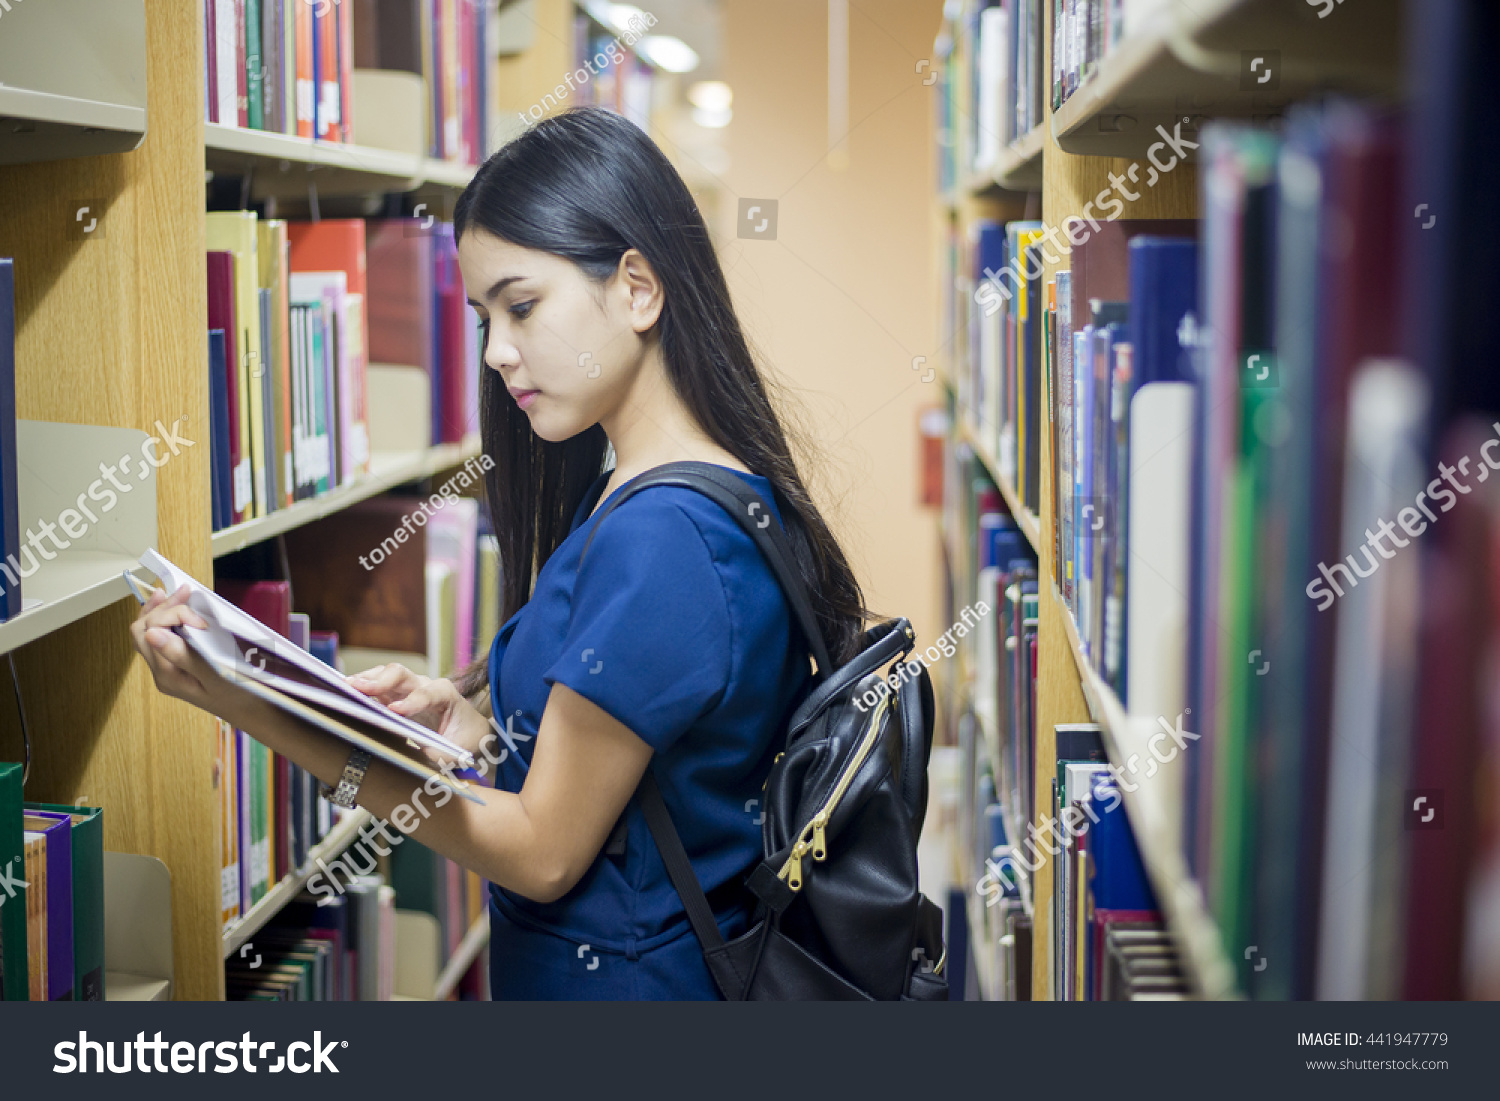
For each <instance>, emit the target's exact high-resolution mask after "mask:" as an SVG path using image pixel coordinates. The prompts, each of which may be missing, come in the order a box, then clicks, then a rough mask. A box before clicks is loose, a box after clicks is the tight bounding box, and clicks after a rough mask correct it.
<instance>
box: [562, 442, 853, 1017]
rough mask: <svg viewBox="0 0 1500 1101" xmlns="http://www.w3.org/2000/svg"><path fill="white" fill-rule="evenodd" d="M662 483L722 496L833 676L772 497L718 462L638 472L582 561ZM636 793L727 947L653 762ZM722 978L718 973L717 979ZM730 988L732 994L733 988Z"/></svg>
mask: <svg viewBox="0 0 1500 1101" xmlns="http://www.w3.org/2000/svg"><path fill="white" fill-rule="evenodd" d="M656 485H675V486H681V487H683V488H685V489H692V490H696V491H697V492H699V493H701V494H703V495H704V496H705V497H709V498H711V499H712V500H714V501H715V502H717V503H718V504H719V506H720V507H721V508H723V509H724V511H725V512H727V513H729V515H730V516H732V517H734V519H735V520H736V521H737V522H738V523H739V525H740V527H741V528H743V529H744V531H745V532H746V534H748V535H749V536H750V538H751V539H753V540H754V541H755V545H756V546H757V547H759V548H760V552H761V554H762V555H763V556H764V557H765V560H766V564H767V565H768V566H770V567H771V572H772V573H773V574H775V575H776V580H777V581H778V582H779V583H780V585H781V591H782V593H783V595H785V597H786V601H787V603H788V604H789V605H791V609H792V614H793V615H794V616H795V617H796V619H797V623H798V625H799V626H800V627H801V628H802V633H803V635H804V636H805V637H806V639H807V643H808V648H809V649H811V650H812V655H813V659H814V660H815V661H816V662H817V663H818V674H817V675H818V678H819V679H825V680H826V679H827V678H828V677H829V676H831V675H832V673H833V662H832V661H831V659H830V658H829V656H828V647H827V645H826V644H825V643H824V641H823V632H822V630H821V629H820V628H819V627H818V619H817V616H816V615H814V614H813V610H812V603H811V601H809V600H808V598H807V589H806V586H805V585H804V584H803V582H802V575H801V574H800V573H799V572H798V570H797V565H796V562H797V559H796V556H795V555H794V554H793V552H792V547H791V543H790V542H789V541H788V539H787V537H786V533H785V532H784V531H783V530H782V528H781V525H780V524H776V523H773V522H772V521H773V520H774V516H773V514H772V512H771V510H770V509H769V508H767V507H766V503H765V502H764V501H763V500H761V497H760V494H758V493H756V492H755V490H753V489H751V488H750V487H749V486H747V485H746V484H745V483H744V482H743V481H741V480H740V479H739V478H738V477H737V476H736V475H734V474H731V473H729V472H728V471H726V470H723V469H721V468H720V467H717V466H714V465H713V464H712V463H701V462H692V461H687V462H677V463H666V464H665V465H663V466H659V467H655V468H654V469H652V470H648V471H646V473H644V474H641V475H639V476H637V477H635V478H632V479H631V480H630V481H629V482H627V483H626V485H625V487H624V489H623V490H622V491H621V492H620V493H619V494H618V495H617V496H616V497H615V499H614V500H613V501H611V502H610V503H609V504H608V505H607V506H606V507H605V509H604V511H603V512H601V513H600V514H599V519H598V521H597V522H595V524H594V530H593V531H591V532H589V537H588V539H587V540H585V541H584V544H583V550H582V551H581V552H580V553H579V556H578V560H579V563H580V564H582V562H583V556H584V555H586V554H588V550H589V543H591V542H593V539H594V536H595V535H596V534H598V531H599V525H600V524H602V523H604V518H605V517H606V516H608V515H609V513H610V512H611V511H612V510H613V509H616V508H619V507H620V505H622V504H624V503H625V501H627V500H628V499H629V498H631V497H633V496H635V494H637V493H639V492H641V490H643V489H649V488H650V487H651V486H656ZM596 501H597V498H596ZM757 517H758V519H757ZM635 797H636V799H637V800H638V801H639V803H640V806H641V813H642V814H643V815H644V817H645V819H646V826H647V828H649V829H650V831H651V837H652V840H654V841H655V842H656V848H657V851H658V852H659V853H660V854H661V860H662V864H663V865H664V866H665V868H666V871H667V878H668V879H670V880H671V881H672V886H673V887H674V888H675V889H676V891H677V895H678V897H679V898H681V899H682V906H683V909H684V910H685V911H686V912H687V918H688V924H690V925H691V926H692V927H693V932H694V934H696V935H697V937H698V944H699V946H700V947H701V948H702V949H703V951H704V952H708V951H711V950H713V949H715V948H719V947H722V946H723V944H724V935H723V934H722V933H720V932H719V925H718V922H717V921H715V920H714V912H713V907H712V906H710V905H709V903H708V897H707V896H706V895H705V894H704V893H703V885H702V884H701V883H699V882H698V875H697V873H696V872H694V871H693V864H692V861H691V860H690V859H689V858H688V855H687V850H686V849H685V848H684V847H683V844H682V837H681V835H679V834H678V832H677V827H676V825H674V824H673V822H672V815H671V812H669V811H668V810H667V804H666V802H665V801H664V800H663V799H662V795H661V788H660V787H658V786H657V783H656V774H655V773H654V772H653V771H652V770H651V766H650V765H647V766H646V771H645V774H644V775H642V777H641V782H640V784H639V785H638V786H637V787H636V790H635ZM623 825H624V815H623V814H622V815H621V817H620V821H619V822H617V823H616V825H615V829H614V830H613V831H612V833H611V836H610V842H609V846H608V848H609V849H618V850H619V851H623V849H624V837H623V834H624V830H623ZM710 971H712V968H710ZM717 981H718V980H717V978H715V982H717ZM725 994H726V997H727V996H728V992H725Z"/></svg>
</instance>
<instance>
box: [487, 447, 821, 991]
mask: <svg viewBox="0 0 1500 1101" xmlns="http://www.w3.org/2000/svg"><path fill="white" fill-rule="evenodd" d="M724 469H729V468H727V467H726V468H724ZM735 473H736V474H737V475H738V476H739V477H741V478H743V479H744V480H745V481H746V482H747V483H748V484H749V485H750V486H751V487H752V488H753V489H754V490H755V491H756V492H757V493H759V494H760V496H761V498H762V499H763V500H764V501H765V502H766V504H767V507H768V508H769V509H771V510H772V511H773V512H774V513H776V518H777V520H778V521H779V520H780V519H781V517H780V514H779V512H777V511H776V505H775V502H774V500H773V496H772V492H771V484H770V482H768V481H767V480H766V479H765V478H763V477H760V476H758V475H752V474H743V473H740V472H738V471H735ZM607 477H608V475H607V474H606V475H601V476H600V478H601V480H602V479H604V478H607ZM596 486H597V483H596ZM623 488H624V487H623V486H621V487H620V488H617V489H616V490H615V491H614V493H612V494H611V495H610V498H607V499H606V500H605V501H604V502H602V503H601V504H600V506H599V508H598V509H597V510H596V511H595V512H593V513H592V514H590V515H587V516H586V515H585V509H586V508H587V504H588V499H587V498H585V501H584V502H583V503H582V504H581V505H580V506H579V509H578V512H577V514H576V515H575V516H574V517H573V526H572V529H571V531H570V533H569V535H568V537H567V538H566V539H565V540H564V541H563V542H562V544H561V545H560V546H559V547H558V548H557V550H556V552H554V553H553V555H552V556H551V557H550V558H549V559H548V560H547V561H546V563H545V564H544V565H543V566H542V568H541V570H540V571H539V572H538V574H537V579H536V585H535V587H534V590H533V593H532V597H531V599H530V601H528V602H527V603H526V604H525V605H524V606H523V607H522V608H521V609H520V610H519V611H518V612H517V613H516V614H515V615H514V616H512V617H511V619H510V620H509V621H508V622H507V623H506V624H505V626H504V627H502V628H501V629H500V632H499V634H498V635H497V636H496V637H495V641H494V644H493V645H492V647H491V649H490V664H489V671H490V688H491V701H492V704H493V707H494V713H495V718H496V720H497V721H498V722H499V723H501V724H502V725H504V724H505V723H506V721H507V717H509V719H510V720H511V726H510V729H511V730H512V731H513V732H514V735H515V739H516V743H517V745H518V747H519V749H520V755H521V756H522V757H523V758H524V759H525V760H526V761H527V762H528V763H529V762H530V759H531V754H532V750H533V748H534V746H535V744H536V742H535V736H536V733H537V725H538V723H539V722H540V721H541V717H542V711H543V710H544V709H545V707H546V704H547V696H548V693H549V692H550V690H551V688H552V685H554V684H565V685H567V686H568V687H569V688H571V689H572V690H573V691H575V692H577V693H578V694H579V695H581V696H584V697H586V698H587V699H589V700H590V701H592V702H593V703H595V704H596V705H598V706H599V707H600V708H602V709H603V710H604V711H606V712H608V713H609V714H610V715H612V716H613V717H614V718H616V719H618V720H619V721H620V722H621V723H623V724H624V725H625V726H627V727H629V728H630V730H632V731H633V732H634V733H635V734H636V735H637V736H638V737H639V738H641V740H642V741H644V742H646V743H647V744H648V745H650V746H651V748H652V749H653V750H655V753H654V754H653V756H652V759H651V767H652V768H653V769H654V770H655V771H656V776H657V781H658V783H659V785H660V787H661V791H662V796H663V798H664V800H665V801H666V805H667V809H668V810H669V811H670V812H671V814H672V820H673V822H674V823H675V824H676V826H677V831H678V833H679V834H680V835H681V837H682V843H683V847H684V848H685V849H686V850H687V853H688V856H689V857H690V859H691V860H692V863H693V868H694V870H695V871H696V872H697V874H698V881H699V883H701V884H702V886H703V889H704V891H705V892H707V893H708V895H709V900H710V903H711V904H716V905H715V916H716V917H717V918H718V919H719V927H720V929H721V930H723V932H724V935H725V936H726V938H728V937H734V936H736V935H738V934H739V933H740V932H743V931H744V929H745V928H746V927H747V925H748V922H749V900H748V898H747V897H746V894H745V893H744V892H743V891H741V890H739V887H738V885H739V883H740V882H741V880H742V879H743V877H744V876H745V875H746V874H747V873H748V871H749V869H750V868H751V867H752V866H753V865H754V864H755V862H756V861H757V860H759V859H760V857H761V855H762V849H761V829H760V822H761V814H760V798H761V795H762V784H763V783H764V781H765V778H766V775H767V773H768V772H769V771H770V767H771V761H772V759H773V758H774V757H775V754H776V753H777V752H778V751H779V750H780V749H781V745H780V739H781V734H782V732H783V731H784V730H785V729H786V723H787V720H788V719H789V718H790V715H791V712H792V710H793V709H794V708H795V707H796V705H797V704H798V703H800V702H801V700H802V698H803V696H804V695H805V694H806V691H807V688H808V681H809V679H810V674H809V669H808V660H807V648H806V643H805V642H804V641H803V639H802V635H801V631H800V629H799V628H798V627H797V626H796V624H795V621H794V619H793V617H792V615H791V613H790V610H789V609H788V607H787V604H786V600H785V598H784V597H783V596H782V593H781V588H780V586H779V584H778V583H777V581H776V578H775V576H774V575H773V574H772V573H771V570H770V567H769V566H768V565H767V564H766V562H765V559H764V558H763V557H762V556H761V553H760V551H759V549H758V548H757V547H756V545H755V543H754V541H753V540H752V539H751V538H750V537H749V536H748V535H747V534H746V533H745V532H744V531H743V530H742V529H741V528H740V526H739V525H738V523H736V522H735V520H734V518H733V517H731V516H730V515H729V514H728V513H726V512H725V511H724V510H723V509H722V508H721V507H720V506H719V505H717V504H715V503H714V502H713V501H712V500H710V499H709V498H707V497H705V496H703V495H702V494H700V493H696V492H694V491H693V490H690V489H684V488H682V487H679V486H653V487H651V488H649V489H646V490H643V491H642V492H640V493H639V494H637V495H636V496H634V497H632V498H630V499H629V500H628V501H626V502H625V503H624V504H623V505H621V506H620V507H619V508H617V509H615V510H614V511H613V512H611V513H610V514H609V517H608V519H606V520H605V521H604V523H603V524H602V525H599V524H598V520H599V517H600V516H601V515H602V513H603V511H604V509H605V507H607V505H608V503H609V500H610V499H612V498H613V497H614V496H615V494H617V493H619V492H620V489H623ZM589 496H590V497H592V496H593V494H592V493H590V494H589ZM596 526H598V527H599V530H598V534H597V535H595V536H594V538H593V541H592V542H591V543H590V544H589V552H588V556H587V558H585V559H584V560H583V563H582V566H581V567H580V564H579V556H580V553H581V552H582V550H583V546H584V543H585V541H587V540H588V539H589V536H590V533H591V532H593V531H594V528H595V527H596ZM524 779H525V770H524V769H523V768H522V767H521V765H520V764H519V763H518V762H516V761H515V760H514V759H513V757H507V758H506V759H503V760H502V761H501V762H500V764H499V766H498V767H497V771H496V777H495V783H496V786H497V787H499V788H503V789H505V790H508V791H518V790H520V787H521V784H522V782H523V780H524ZM626 816H627V825H628V830H629V833H628V840H627V842H626V846H625V848H626V851H625V854H624V855H623V856H608V855H605V854H604V853H603V852H601V853H600V854H599V855H598V856H597V857H595V859H594V862H593V864H591V865H590V866H589V869H588V870H587V871H586V872H585V873H584V875H583V877H582V878H581V879H580V880H579V881H578V883H577V884H576V885H574V887H573V888H572V889H571V890H570V891H569V892H568V893H567V894H566V895H564V896H563V897H561V898H559V899H557V900H556V901H553V902H549V903H541V902H536V901H533V900H531V899H528V898H525V897H523V896H521V895H518V894H516V893H514V892H512V891H507V890H505V889H504V888H501V887H499V886H498V885H494V884H492V885H491V900H490V929H491V936H490V990H491V995H492V996H493V997H495V998H497V999H502V998H503V999H552V998H581V999H591V1000H592V999H629V1000H638V999H689V998H717V997H719V993H718V990H717V988H716V987H715V986H714V983H713V980H712V978H711V977H710V975H709V973H708V968H707V966H706V965H705V964H704V962H703V957H702V948H701V945H700V944H699V942H698V938H697V937H696V936H695V935H694V934H693V931H692V928H691V927H690V926H689V925H688V922H687V916H686V914H685V912H684V910H683V906H682V901H681V899H679V898H678V895H677V892H676V891H675V890H674V889H673V887H672V883H671V881H670V880H669V879H668V878H667V874H666V869H665V868H664V866H663V865H662V862H661V857H660V856H659V854H658V852H657V849H656V845H655V843H654V842H653V840H652V838H651V834H650V831H649V830H648V828H647V826H646V821H645V818H644V816H643V815H642V813H641V810H640V808H639V806H638V805H637V803H636V801H635V800H634V799H632V800H631V802H630V804H629V806H628V807H627V810H626Z"/></svg>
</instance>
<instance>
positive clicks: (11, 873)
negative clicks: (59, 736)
mask: <svg viewBox="0 0 1500 1101" xmlns="http://www.w3.org/2000/svg"><path fill="white" fill-rule="evenodd" d="M22 772H23V766H22V765H21V764H20V763H19V762H12V761H0V892H3V897H4V899H5V903H4V904H3V905H0V957H3V958H0V1000H4V1001H12V1002H24V1001H27V1000H29V999H30V997H31V991H30V979H29V975H28V961H29V959H30V956H31V953H30V952H29V951H28V949H27V931H28V927H29V918H30V913H31V910H30V905H29V903H28V901H27V895H28V891H29V890H33V889H34V888H28V886H27V883H28V882H29V876H28V875H27V874H26V871H27V869H26V841H25V838H24V836H23V832H24V831H23V830H22V828H21V775H22Z"/></svg>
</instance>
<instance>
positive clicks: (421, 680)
mask: <svg viewBox="0 0 1500 1101" xmlns="http://www.w3.org/2000/svg"><path fill="white" fill-rule="evenodd" d="M349 687H351V688H354V689H356V690H358V691H360V692H363V693H365V695H367V696H373V697H374V698H375V699H377V700H379V701H380V702H381V703H383V704H385V705H386V706H387V707H389V708H390V709H391V710H392V711H394V712H395V713H396V714H398V715H401V716H403V717H405V718H408V719H411V720H412V721H413V722H418V723H421V724H422V725H423V726H425V727H427V728H428V729H429V730H435V731H437V732H438V733H439V734H441V735H442V736H443V737H444V738H447V739H448V740H449V741H450V742H453V743H454V744H455V745H459V746H462V747H463V748H464V749H467V750H468V751H469V752H470V753H477V752H478V751H479V743H480V741H481V740H482V739H483V738H484V735H485V732H486V731H487V730H489V721H488V720H487V719H485V717H484V716H483V715H481V714H480V713H479V711H478V710H477V709H476V708H475V707H474V705H473V704H471V703H469V701H468V700H466V699H464V697H463V696H462V695H460V694H459V691H458V689H457V688H456V687H454V684H453V682H452V681H451V680H448V679H447V678H446V677H443V678H440V679H438V680H431V679H430V678H428V677H424V676H422V675H420V674H418V673H413V672H412V671H411V670H410V669H408V668H406V666H404V665H400V664H397V663H395V662H392V663H391V664H390V665H380V666H377V667H375V668H374V669H367V670H365V671H364V672H363V673H355V674H354V675H353V676H351V677H349ZM427 755H428V756H429V757H432V758H433V759H434V760H436V761H439V762H441V761H444V760H446V759H447V758H446V757H445V756H444V755H443V754H441V753H439V752H438V751H437V750H434V749H428V750H427Z"/></svg>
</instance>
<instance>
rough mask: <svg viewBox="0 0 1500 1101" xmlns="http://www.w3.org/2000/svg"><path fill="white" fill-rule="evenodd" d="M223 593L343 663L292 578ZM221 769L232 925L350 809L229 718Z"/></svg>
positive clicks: (225, 885)
mask: <svg viewBox="0 0 1500 1101" xmlns="http://www.w3.org/2000/svg"><path fill="white" fill-rule="evenodd" d="M216 591H217V592H218V593H219V595H221V596H223V597H225V598H226V599H227V600H229V601H231V602H232V603H234V604H235V605H236V606H237V607H239V608H242V609H243V610H244V611H245V612H246V613H248V614H249V615H252V616H254V617H255V618H256V619H257V620H259V621H260V622H261V623H263V624H265V625H266V626H267V627H269V628H271V630H273V631H275V632H277V633H278V634H281V635H283V636H285V637H286V638H288V639H290V640H291V641H292V642H293V643H295V644H296V645H298V646H301V647H302V648H303V649H304V650H307V651H308V652H309V653H311V654H312V655H313V656H314V657H316V658H318V659H319V660H320V661H324V662H327V663H328V664H330V665H335V666H336V665H337V661H338V637H337V636H336V635H333V634H331V633H327V632H313V631H312V630H311V622H310V620H309V617H308V616H307V615H306V614H303V613H299V612H293V611H292V610H291V590H290V586H289V585H288V584H287V583H286V582H285V581H254V582H245V581H227V580H226V581H220V582H219V583H218V584H217V586H216ZM251 660H252V661H253V660H254V659H253V658H252V659H251ZM216 771H217V776H218V782H219V801H220V821H221V822H222V823H223V832H222V836H221V839H220V841H221V852H222V861H221V867H222V870H223V874H222V879H221V882H222V895H223V898H222V909H223V924H224V928H226V929H228V928H229V927H230V926H231V925H233V924H234V923H235V922H236V921H237V920H238V919H239V918H240V917H241V916H243V915H244V914H246V913H248V912H249V910H250V908H251V907H252V906H254V905H255V904H256V903H257V902H259V901H260V900H261V899H262V898H264V897H265V895H266V892H267V891H269V890H270V889H271V888H272V887H274V886H275V885H276V884H277V883H279V882H280V881H281V879H282V878H283V877H284V876H287V875H290V874H292V873H294V872H295V871H297V870H298V869H300V868H302V867H303V866H304V865H305V864H306V862H307V854H308V850H309V849H311V848H312V847H313V846H314V845H316V844H317V843H318V842H319V841H321V840H323V838H324V837H326V836H327V835H328V832H329V831H330V830H331V829H332V828H333V827H334V825H335V824H336V823H337V822H338V821H339V819H340V818H341V817H342V816H343V815H344V814H346V813H348V812H347V811H344V810H343V809H342V808H339V807H335V806H334V805H333V804H332V803H330V802H328V801H327V800H326V799H322V798H320V797H319V795H318V790H319V786H320V785H319V782H318V780H317V778H316V777H315V776H313V775H312V773H310V772H308V771H307V770H306V769H304V768H302V767H300V766H299V765H297V764H294V763H293V762H292V761H291V760H290V759H289V758H287V757H283V756H282V755H281V754H279V753H275V752H273V751H272V750H271V749H270V748H269V747H267V746H265V745H263V744H261V743H260V742H258V741H256V740H255V738H253V737H252V736H251V735H250V734H248V733H247V732H245V731H243V730H236V729H234V728H233V727H231V726H230V725H229V724H228V723H226V722H224V721H223V720H220V721H219V752H218V757H217V765H216Z"/></svg>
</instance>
